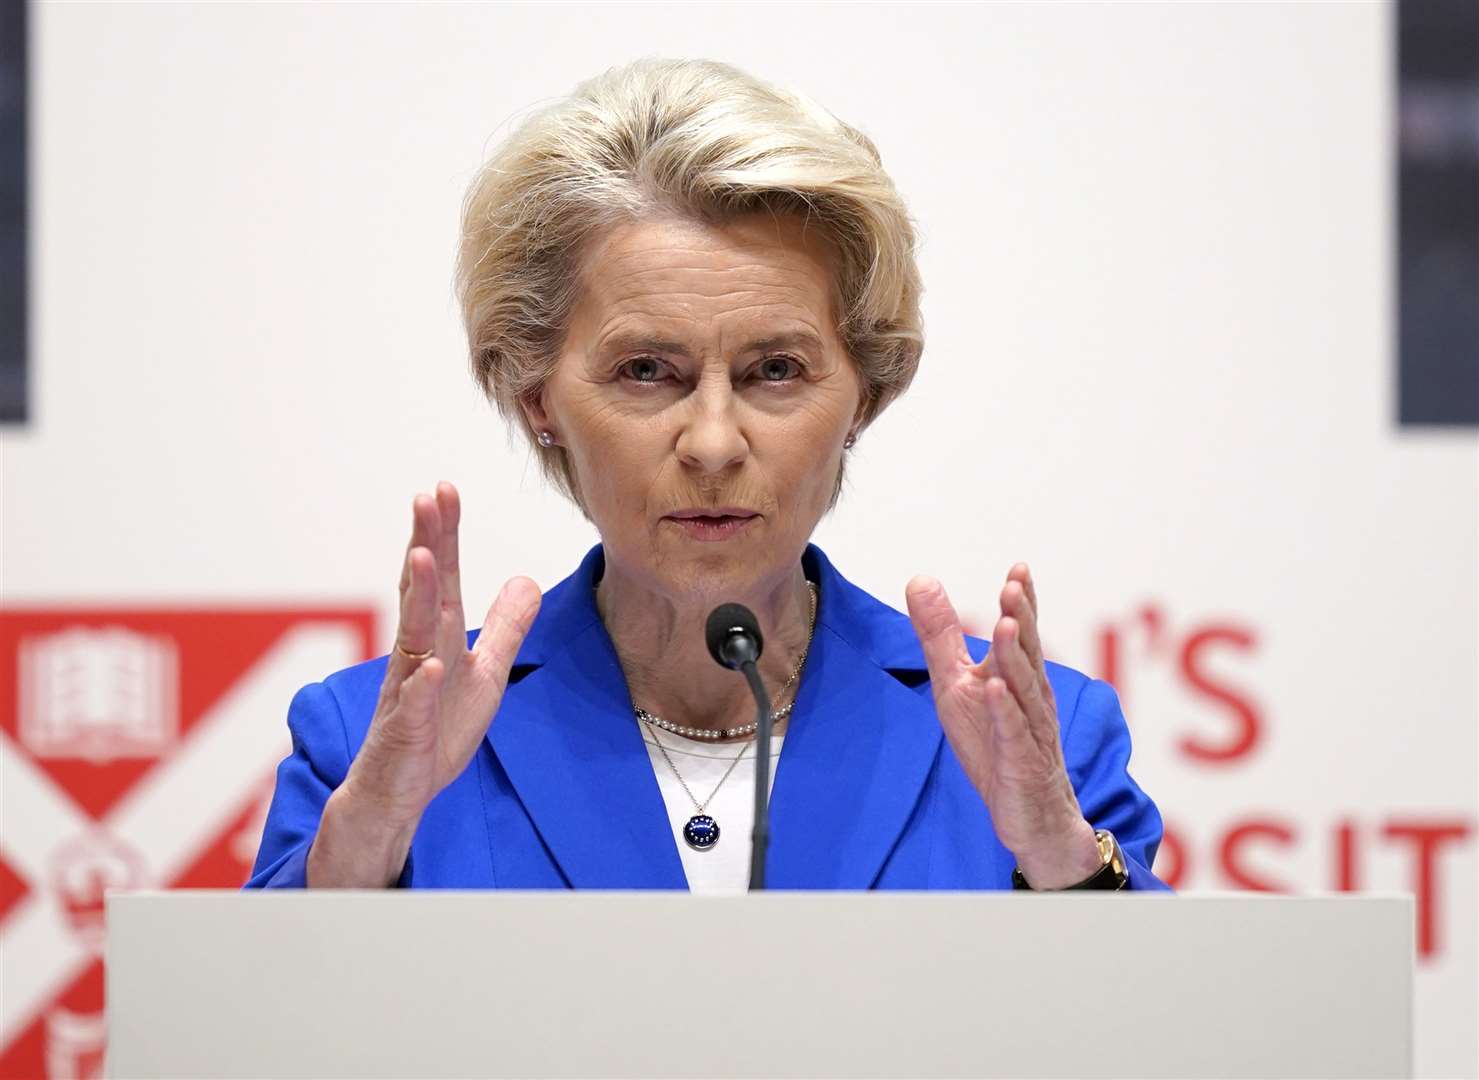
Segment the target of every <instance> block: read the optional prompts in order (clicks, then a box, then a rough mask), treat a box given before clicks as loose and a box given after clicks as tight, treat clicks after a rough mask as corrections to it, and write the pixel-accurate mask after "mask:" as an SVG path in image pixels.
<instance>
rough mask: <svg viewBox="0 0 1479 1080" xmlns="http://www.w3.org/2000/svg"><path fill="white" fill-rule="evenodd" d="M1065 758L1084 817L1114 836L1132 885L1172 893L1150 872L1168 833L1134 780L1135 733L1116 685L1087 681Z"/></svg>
mask: <svg viewBox="0 0 1479 1080" xmlns="http://www.w3.org/2000/svg"><path fill="white" fill-rule="evenodd" d="M1063 755H1064V758H1065V760H1066V763H1067V766H1068V778H1069V780H1070V781H1072V783H1073V790H1074V791H1075V792H1076V793H1077V795H1078V801H1079V806H1080V807H1081V808H1082V810H1083V813H1084V817H1085V818H1087V819H1088V820H1089V822H1090V823H1091V824H1092V825H1093V826H1094V827H1095V828H1096V829H1108V830H1109V831H1110V832H1112V833H1114V837H1115V839H1116V840H1118V841H1119V844H1120V848H1121V849H1122V850H1123V851H1124V853H1125V859H1126V861H1127V862H1128V864H1129V871H1130V880H1129V884H1128V886H1127V887H1128V888H1131V889H1147V890H1166V891H1169V889H1170V886H1168V885H1166V884H1165V882H1163V881H1161V880H1160V879H1159V878H1158V877H1156V876H1155V874H1154V873H1152V872H1151V869H1150V868H1151V866H1152V864H1153V863H1154V862H1155V853H1156V849H1157V848H1158V847H1159V846H1160V843H1161V836H1162V835H1163V833H1164V831H1165V829H1164V826H1163V824H1162V822H1161V814H1160V811H1159V810H1157V809H1156V805H1155V803H1153V802H1151V800H1150V797H1149V796H1148V795H1146V794H1145V792H1143V791H1141V790H1140V785H1138V784H1137V783H1135V781H1134V780H1133V779H1132V778H1131V777H1130V771H1129V766H1130V729H1129V726H1128V725H1127V724H1126V723H1125V717H1124V714H1123V713H1122V712H1121V711H1120V703H1119V695H1118V694H1116V693H1115V692H1114V687H1112V686H1110V685H1109V684H1108V683H1106V682H1103V681H1101V680H1099V679H1086V680H1085V682H1084V685H1083V686H1082V688H1081V689H1080V690H1079V693H1078V698H1077V700H1076V701H1075V703H1074V707H1073V712H1072V714H1071V715H1070V716H1069V717H1068V719H1067V722H1066V724H1065V726H1064V729H1063Z"/></svg>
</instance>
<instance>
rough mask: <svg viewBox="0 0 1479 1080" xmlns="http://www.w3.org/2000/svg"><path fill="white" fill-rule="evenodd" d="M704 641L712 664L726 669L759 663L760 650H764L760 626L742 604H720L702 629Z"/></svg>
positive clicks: (751, 612) (753, 614) (753, 615)
mask: <svg viewBox="0 0 1479 1080" xmlns="http://www.w3.org/2000/svg"><path fill="white" fill-rule="evenodd" d="M704 640H705V641H707V642H708V645H709V655H710V656H712V657H713V658H714V662H715V663H717V664H718V665H719V666H720V667H727V668H738V667H739V666H740V665H741V664H743V663H745V662H746V661H747V660H748V661H755V660H759V659H760V650H761V649H763V648H764V647H765V640H764V638H762V637H761V636H760V622H759V620H757V619H756V618H755V613H754V612H753V611H751V610H750V609H749V608H747V607H745V605H744V604H720V605H719V606H718V607H716V608H715V609H714V610H713V611H711V612H710V613H709V621H708V623H707V624H706V625H705V626H704Z"/></svg>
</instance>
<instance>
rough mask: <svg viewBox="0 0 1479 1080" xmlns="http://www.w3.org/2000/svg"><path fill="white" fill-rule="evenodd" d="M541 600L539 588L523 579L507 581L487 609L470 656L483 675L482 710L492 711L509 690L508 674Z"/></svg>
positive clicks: (532, 623)
mask: <svg viewBox="0 0 1479 1080" xmlns="http://www.w3.org/2000/svg"><path fill="white" fill-rule="evenodd" d="M541 599H542V596H541V594H540V592H539V586H538V585H536V584H534V582H532V581H530V580H529V579H528V578H526V577H516V578H510V579H509V580H508V581H507V582H505V583H504V586H503V588H502V589H501V590H499V593H498V598H497V599H496V600H494V601H493V606H492V607H490V608H489V609H488V617H487V618H486V619H484V620H483V629H482V631H481V632H480V633H479V634H478V640H477V644H476V645H474V646H473V656H474V657H475V658H476V660H477V662H478V666H479V668H480V670H481V671H483V673H484V674H485V676H486V677H485V680H484V695H485V698H486V700H484V701H483V702H482V703H481V705H482V707H484V708H486V709H489V710H491V709H492V708H493V706H494V705H496V704H497V702H498V701H499V700H500V699H501V698H502V697H503V691H504V688H505V687H507V686H508V672H509V669H510V668H511V667H513V664H514V659H515V658H516V657H517V656H518V655H519V646H521V645H522V644H523V643H524V638H525V637H526V636H527V635H528V633H529V628H530V627H531V626H533V625H534V617H535V616H536V615H538V614H539V604H540V601H541Z"/></svg>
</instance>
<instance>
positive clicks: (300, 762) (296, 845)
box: [245, 682, 350, 889]
mask: <svg viewBox="0 0 1479 1080" xmlns="http://www.w3.org/2000/svg"><path fill="white" fill-rule="evenodd" d="M288 731H289V733H290V734H291V735H292V740H293V742H292V745H293V749H292V753H290V754H289V755H288V756H287V757H286V758H285V759H284V760H283V763H282V764H281V765H279V766H278V767H277V786H276V788H275V789H274V790H273V792H272V805H271V807H270V808H269V809H268V811H267V823H266V825H265V826H264V827H263V829H262V843H261V846H260V847H259V848H258V849H257V862H256V865H255V866H254V867H253V869H252V876H251V878H250V879H249V880H248V881H247V883H246V886H245V887H246V888H248V889H301V888H304V887H305V886H306V885H307V869H308V849H309V848H310V847H311V846H312V844H313V838H314V836H316V835H317V834H318V823H319V819H320V818H321V817H322V816H323V812H324V804H325V803H327V802H328V801H329V795H330V794H332V793H333V791H334V789H335V788H337V787H338V786H339V785H340V784H341V783H343V782H344V777H345V776H346V775H347V774H348V772H349V760H350V752H349V739H348V736H347V734H346V732H345V728H344V717H343V714H342V713H341V712H340V710H339V703H338V701H337V699H336V698H335V697H334V692H333V691H332V690H331V689H330V688H329V687H328V686H326V685H325V684H323V683H321V682H320V683H310V684H309V685H308V686H305V687H303V689H301V690H299V691H298V693H297V694H295V695H294V697H293V700H292V703H291V704H290V705H289V706H288Z"/></svg>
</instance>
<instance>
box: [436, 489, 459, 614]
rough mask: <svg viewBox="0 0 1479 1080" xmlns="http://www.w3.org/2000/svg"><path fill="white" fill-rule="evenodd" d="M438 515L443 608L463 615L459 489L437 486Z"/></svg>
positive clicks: (438, 552) (437, 548)
mask: <svg viewBox="0 0 1479 1080" xmlns="http://www.w3.org/2000/svg"><path fill="white" fill-rule="evenodd" d="M436 512H438V516H439V518H441V527H442V533H441V544H439V546H438V547H436V549H435V550H436V568H438V570H439V571H441V584H442V608H453V607H456V608H457V610H458V611H461V564H460V561H458V555H457V525H458V524H460V522H461V497H460V496H458V494H457V488H456V487H453V485H451V484H448V482H447V481H442V482H441V484H438V485H436Z"/></svg>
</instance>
